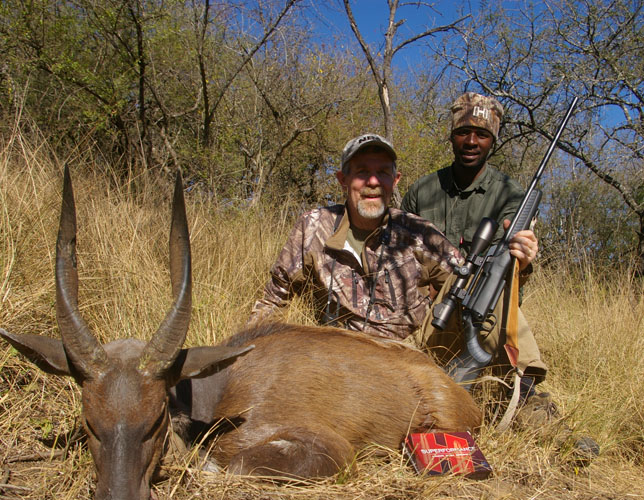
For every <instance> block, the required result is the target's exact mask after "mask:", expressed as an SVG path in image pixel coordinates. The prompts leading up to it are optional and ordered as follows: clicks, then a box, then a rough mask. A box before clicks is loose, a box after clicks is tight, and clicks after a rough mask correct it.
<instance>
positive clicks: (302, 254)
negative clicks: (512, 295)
mask: <svg viewBox="0 0 644 500" xmlns="http://www.w3.org/2000/svg"><path fill="white" fill-rule="evenodd" d="M348 230H349V217H348V215H347V214H346V212H345V207H344V206H343V205H335V206H331V207H325V208H319V209H316V210H312V211H310V212H307V213H305V214H304V215H302V216H301V217H300V219H299V220H298V221H297V223H296V224H295V227H294V228H293V230H292V232H291V234H290V236H289V238H288V241H287V242H286V245H285V246H284V248H283V249H282V251H281V252H280V254H279V256H278V258H277V261H276V262H275V264H274V265H273V267H272V268H271V277H270V279H269V281H268V283H267V284H266V287H265V289H264V296H263V298H262V299H260V300H258V301H257V302H256V303H255V305H254V307H253V312H252V314H251V318H250V322H254V321H259V320H261V319H266V318H267V317H268V316H269V315H270V314H271V313H273V312H274V311H275V310H276V309H278V308H280V307H283V306H285V305H286V304H287V303H288V302H289V300H290V299H291V298H292V297H293V295H294V294H302V293H306V291H307V290H308V291H310V292H312V295H313V298H314V303H315V310H316V312H318V313H319V317H318V320H319V321H320V322H321V323H328V322H329V319H334V318H337V323H336V324H338V326H344V327H346V328H349V329H352V330H363V331H365V332H367V333H371V334H374V335H378V336H383V337H391V338H398V339H401V338H405V337H407V336H408V335H409V334H411V333H412V332H413V331H414V330H416V329H417V328H418V327H419V326H420V325H421V323H422V321H423V319H424V318H425V316H426V315H427V313H428V311H429V306H430V304H431V298H432V296H433V295H435V293H436V292H437V291H438V290H439V289H440V288H441V286H442V285H443V283H444V282H445V279H446V278H447V276H448V275H449V273H450V272H451V270H452V267H453V266H454V265H456V264H457V262H458V259H459V258H460V256H459V253H458V250H457V249H456V248H455V247H454V246H452V245H451V244H450V243H449V241H447V239H446V238H445V237H444V236H443V234H442V233H441V232H440V231H438V230H437V229H436V227H435V226H434V225H433V224H431V223H430V222H428V221H425V220H423V219H422V218H420V217H417V216H415V215H412V214H408V213H405V212H402V211H400V210H397V209H393V208H392V209H389V212H388V214H387V215H386V216H385V218H384V220H383V224H382V226H381V227H379V228H377V229H376V230H374V231H373V232H372V233H371V234H370V235H369V236H368V237H367V239H366V241H365V245H364V249H363V251H362V254H361V255H359V256H358V255H357V254H356V252H355V251H354V250H353V249H352V248H351V246H350V245H349V244H348V243H347V242H346V239H347V232H348ZM374 280H375V284H374ZM329 283H331V289H330V290H329ZM372 284H373V285H374V288H373V298H372V299H371V300H370V298H371V297H372V293H371V288H372ZM432 292H433V293H432ZM328 299H330V303H328V305H327V302H328ZM370 303H371V306H370V305H369V304H370ZM326 312H329V313H331V317H329V315H327V314H325V313H326ZM367 316H368V321H367V322H366V323H365V318H366V317H367Z"/></svg>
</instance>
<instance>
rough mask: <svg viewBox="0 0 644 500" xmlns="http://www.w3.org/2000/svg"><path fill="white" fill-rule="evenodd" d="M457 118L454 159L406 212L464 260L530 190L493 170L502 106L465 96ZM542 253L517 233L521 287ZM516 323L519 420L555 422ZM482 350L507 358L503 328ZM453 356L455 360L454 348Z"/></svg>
mask: <svg viewBox="0 0 644 500" xmlns="http://www.w3.org/2000/svg"><path fill="white" fill-rule="evenodd" d="M451 112H452V127H451V134H450V142H451V143H452V150H453V152H454V161H453V162H452V164H451V165H449V166H447V167H445V168H442V169H441V170H438V171H437V172H434V173H432V174H429V175H426V176H424V177H421V178H420V179H418V180H417V181H416V182H415V183H414V184H413V185H412V186H411V187H410V188H409V191H408V192H407V194H406V195H405V197H404V199H403V201H402V206H401V208H402V209H403V210H405V211H407V212H411V213H413V214H416V215H420V216H421V217H423V218H424V219H427V220H430V221H432V222H433V223H434V224H435V225H436V226H437V227H438V228H439V229H440V230H441V231H442V232H443V233H444V234H445V235H446V237H447V238H448V239H449V241H450V242H451V243H452V244H453V245H455V246H457V247H458V248H459V251H460V253H461V255H462V256H466V255H467V253H468V252H469V249H470V245H471V243H472V236H473V235H474V233H475V232H476V229H477V228H478V225H479V223H480V221H481V219H482V218H483V217H490V218H492V219H495V220H496V221H497V222H498V223H499V229H498V231H497V233H496V234H495V236H494V240H493V243H498V242H499V240H500V239H501V237H502V236H503V232H504V229H505V228H507V227H508V226H509V224H510V220H511V219H512V217H513V216H514V214H515V212H516V210H517V209H518V208H519V205H520V204H521V200H522V199H523V195H524V191H523V189H522V188H521V186H520V185H519V184H518V183H517V182H515V181H514V180H512V179H511V178H509V177H508V176H507V175H505V174H502V173H501V172H499V171H498V170H496V169H494V168H492V167H491V166H490V165H488V164H487V158H488V156H489V154H490V151H491V150H492V147H493V146H494V144H495V142H496V141H497V139H498V134H499V127H500V123H501V118H502V117H503V108H502V106H501V104H500V103H499V102H498V101H497V100H496V99H494V98H492V97H486V96H482V95H480V94H475V93H473V92H467V93H465V94H463V95H462V96H460V97H459V98H458V99H456V101H455V102H454V104H453V105H452V107H451ZM537 251H538V242H537V238H536V237H535V235H534V233H533V232H532V231H531V230H524V231H519V232H517V233H516V235H515V236H514V237H513V238H512V240H511V242H510V254H511V255H513V256H514V257H516V258H517V260H518V261H519V269H520V283H521V282H525V279H526V278H527V277H528V275H529V274H530V273H531V272H532V260H533V259H534V257H535V256H536V254H537ZM448 286H449V285H447V286H445V289H447V288H448ZM441 295H442V294H441ZM437 300H438V301H439V300H441V297H438V298H437ZM499 303H501V301H499ZM498 307H499V306H497V308H498ZM499 317H500V316H499ZM518 320H519V325H518V326H519V328H518V342H519V359H518V369H519V370H520V373H523V374H524V375H523V376H522V378H521V386H520V389H521V401H522V402H523V403H525V406H524V409H523V410H522V412H520V414H521V413H522V414H523V415H524V416H527V417H528V418H527V420H528V422H530V423H531V424H534V425H541V424H543V423H544V422H546V421H548V420H549V419H550V418H551V417H552V416H553V413H555V412H556V410H555V408H556V407H555V406H554V404H553V403H552V401H551V400H550V397H549V395H548V394H546V393H542V394H536V393H535V390H534V386H535V385H536V384H538V383H539V382H541V381H542V380H543V379H544V378H545V376H546V372H547V368H546V366H545V364H544V363H543V362H542V361H541V356H540V354H539V348H538V347H537V344H536V341H535V339H534V336H533V334H532V331H531V330H530V327H529V326H528V323H527V322H526V320H525V317H524V316H523V314H522V312H521V310H520V309H519V311H518ZM460 334H461V332H458V331H456V332H454V331H452V332H449V331H447V332H438V331H434V330H433V329H432V328H431V327H429V326H428V325H427V324H425V325H424V327H423V328H422V329H421V330H420V331H419V336H420V342H421V343H423V344H425V345H428V346H430V347H439V351H438V352H440V348H441V346H448V347H451V346H456V347H457V348H459V347H460V339H458V340H454V337H455V336H460ZM450 336H451V338H450ZM482 345H483V346H484V347H485V348H486V350H487V351H488V352H491V353H495V352H496V353H498V355H499V356H498V358H497V362H498V361H499V359H502V353H501V350H502V346H501V343H500V342H499V331H498V328H495V329H494V330H493V331H492V332H490V334H489V335H488V336H487V338H485V339H483V341H482ZM448 354H451V355H453V354H454V349H452V351H451V352H449V351H448ZM575 447H576V448H577V449H578V450H580V451H582V452H583V453H585V454H586V455H588V456H589V457H592V456H595V455H597V454H598V453H599V446H598V445H597V443H595V442H594V441H593V440H592V438H589V437H582V438H578V439H576V441H575Z"/></svg>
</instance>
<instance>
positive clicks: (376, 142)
mask: <svg viewBox="0 0 644 500" xmlns="http://www.w3.org/2000/svg"><path fill="white" fill-rule="evenodd" d="M367 146H379V147H381V148H383V149H384V150H386V151H387V152H388V153H389V154H390V155H391V157H392V159H393V160H394V161H396V158H397V156H396V152H395V151H394V147H393V146H392V145H391V143H390V142H389V141H388V140H387V139H385V138H384V137H382V136H380V135H378V134H363V135H361V136H358V137H355V138H354V139H351V140H350V141H349V142H347V144H346V145H345V146H344V149H343V150H342V164H341V168H342V171H343V172H345V169H346V166H347V163H348V162H349V160H351V158H353V157H354V156H355V154H356V153H357V152H358V151H360V150H361V149H363V148H365V147H367ZM345 173H346V172H345Z"/></svg>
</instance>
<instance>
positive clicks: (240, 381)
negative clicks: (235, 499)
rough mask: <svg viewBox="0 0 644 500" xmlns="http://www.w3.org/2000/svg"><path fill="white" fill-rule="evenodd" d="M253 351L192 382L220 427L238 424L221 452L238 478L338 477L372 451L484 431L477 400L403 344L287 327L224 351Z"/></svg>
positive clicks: (251, 333) (247, 334)
mask: <svg viewBox="0 0 644 500" xmlns="http://www.w3.org/2000/svg"><path fill="white" fill-rule="evenodd" d="M251 343H252V344H254V346H255V348H254V349H253V350H252V351H250V352H249V353H248V354H246V355H245V356H244V357H242V358H239V359H237V361H236V362H235V363H233V364H232V365H230V366H229V367H227V368H226V369H225V370H223V371H222V372H220V373H218V374H215V375H214V376H211V377H208V378H204V379H195V380H192V381H191V383H192V399H193V401H194V400H195V399H202V401H201V403H203V398H206V399H207V398H209V397H212V398H214V399H213V401H211V403H212V404H211V406H210V408H211V410H212V413H211V417H212V418H211V419H210V420H211V422H217V421H220V420H223V421H227V422H232V423H233V424H234V425H232V427H231V428H230V430H228V431H227V432H225V433H224V434H223V435H221V436H220V437H219V439H218V441H217V443H216V446H215V450H214V456H215V458H216V460H217V462H218V463H220V464H222V465H224V464H225V465H230V469H231V470H232V471H233V472H237V473H255V474H283V475H290V476H304V477H310V476H320V475H329V474H333V473H335V472H337V471H338V469H339V468H341V467H343V466H345V465H346V464H348V463H350V462H351V461H352V460H353V458H354V457H355V455H356V453H357V452H358V451H359V450H361V449H362V448H364V447H365V446H367V445H369V444H372V443H375V444H378V445H382V446H385V447H389V448H393V449H396V448H398V447H399V446H400V444H401V442H402V441H403V439H404V437H405V435H406V434H407V433H408V432H419V431H427V430H430V429H432V430H441V431H464V430H474V429H475V428H477V427H478V426H479V425H480V423H481V418H482V417H481V413H480V410H479V409H478V407H477V406H476V405H475V403H474V401H473V400H472V398H471V397H470V395H469V394H468V393H467V392H466V391H465V390H464V389H462V388H460V387H458V386H457V385H456V384H455V383H454V382H453V381H452V380H451V379H450V378H449V377H448V376H447V375H446V374H445V373H444V372H443V371H442V370H441V369H440V368H439V367H438V366H437V365H436V364H435V363H434V362H433V361H432V360H431V359H430V358H429V357H428V356H427V355H426V354H423V353H421V352H420V351H417V350H415V349H413V348H411V347H408V346H406V345H404V344H401V343H398V342H389V341H380V340H377V339H375V338H373V337H369V336H366V335H364V334H361V333H356V332H347V331H344V330H339V329H335V328H323V327H317V328H316V327H304V326H295V325H285V324H268V325H262V326H260V327H258V328H256V329H250V330H246V331H243V332H240V333H239V334H237V335H235V336H233V337H231V339H229V340H228V341H227V342H225V344H226V345H227V346H236V347H237V346H243V345H247V344H251ZM213 386H216V390H214V392H213V388H214V387H213ZM201 419H202V420H204V421H205V420H206V419H205V418H204V416H203V415H202V416H201Z"/></svg>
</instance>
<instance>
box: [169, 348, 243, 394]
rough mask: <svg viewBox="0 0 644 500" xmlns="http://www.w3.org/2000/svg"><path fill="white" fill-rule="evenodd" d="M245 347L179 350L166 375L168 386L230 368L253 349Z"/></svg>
mask: <svg viewBox="0 0 644 500" xmlns="http://www.w3.org/2000/svg"><path fill="white" fill-rule="evenodd" d="M254 348H255V346H254V345H250V346H246V347H223V346H202V347H191V348H189V349H181V351H180V352H179V355H178V356H177V359H176V360H175V361H174V363H173V365H172V367H171V368H170V370H169V372H168V373H167V375H168V377H169V379H170V386H173V385H175V384H176V383H177V382H179V380H183V379H187V378H203V377H207V376H208V375H212V374H213V373H216V372H218V371H219V370H223V369H224V368H226V367H227V366H230V365H231V364H232V363H234V362H235V360H236V359H237V358H238V357H239V356H241V355H243V354H246V353H247V352H248V351H250V350H252V349H254Z"/></svg>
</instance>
